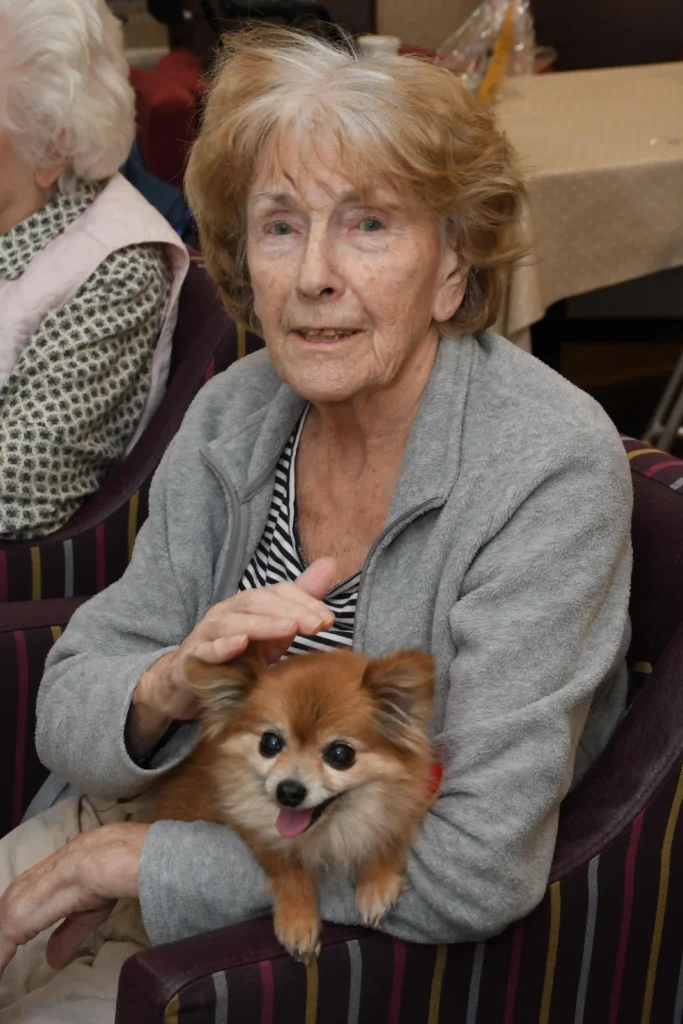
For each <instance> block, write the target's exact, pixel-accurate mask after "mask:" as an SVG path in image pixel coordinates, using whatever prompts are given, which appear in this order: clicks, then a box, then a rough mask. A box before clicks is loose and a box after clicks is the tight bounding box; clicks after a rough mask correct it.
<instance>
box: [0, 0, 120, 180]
mask: <svg viewBox="0 0 683 1024" xmlns="http://www.w3.org/2000/svg"><path fill="white" fill-rule="evenodd" d="M0 127H1V128H4V130H5V131H6V132H8V133H9V135H10V137H11V138H12V141H13V143H14V144H15V145H16V147H17V150H18V152H19V154H20V155H21V156H22V158H23V159H24V161H25V162H26V163H27V164H28V165H29V166H30V167H33V168H38V167H47V166H50V165H51V164H58V163H60V162H61V161H62V160H64V159H68V160H69V165H68V167H67V169H66V171H65V172H64V174H63V175H62V176H61V178H60V182H59V185H60V188H62V190H64V189H68V188H69V186H70V185H71V184H72V183H73V181H74V179H76V178H84V179H85V180H86V181H100V180H104V179H105V178H109V177H111V175H112V174H114V173H115V172H116V171H117V170H118V168H119V166H120V165H121V164H122V163H123V161H124V160H125V159H126V157H127V156H128V153H129V152H130V147H131V146H132V144H133V139H134V138H135V94H134V92H133V89H132V88H131V85H130V82H129V68H128V64H127V61H126V57H125V53H124V49H123V35H122V31H121V25H120V23H119V22H118V21H117V19H116V18H115V17H114V15H113V14H112V12H111V11H110V10H109V8H108V7H107V5H106V3H105V0H0Z"/></svg>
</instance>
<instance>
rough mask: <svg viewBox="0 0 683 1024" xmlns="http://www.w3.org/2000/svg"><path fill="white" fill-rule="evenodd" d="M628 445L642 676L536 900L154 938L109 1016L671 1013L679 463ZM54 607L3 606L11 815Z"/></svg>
mask: <svg viewBox="0 0 683 1024" xmlns="http://www.w3.org/2000/svg"><path fill="white" fill-rule="evenodd" d="M624 444H625V447H626V449H627V452H628V453H629V457H630V459H631V468H632V479H633V486H634V495H635V507H634V515H633V544H634V571H633V591H632V601H631V615H632V620H633V641H632V644H631V650H630V652H629V662H630V666H631V668H632V670H633V675H634V678H635V679H636V680H639V684H638V685H637V686H636V692H635V696H634V699H633V701H632V704H631V707H630V710H629V713H628V714H627V715H626V716H625V718H624V719H623V721H622V723H621V724H620V726H619V728H618V730H617V732H616V733H615V735H614V737H613V739H612V741H611V742H610V744H609V745H608V747H607V749H606V750H605V752H604V754H603V756H602V757H601V758H600V759H599V760H598V762H597V763H596V764H595V765H594V766H593V768H592V770H591V771H590V772H589V774H588V775H587V776H586V778H585V779H584V780H583V782H582V783H581V784H580V785H579V786H578V787H577V788H576V789H575V790H574V791H573V792H572V793H571V794H570V795H569V796H568V797H567V799H566V800H565V802H564V804H563V806H562V812H561V817H560V828H559V834H558V840H557V846H556V851H555V858H554V862H553V867H552V873H551V878H550V884H549V886H548V890H547V893H546V896H545V898H544V900H543V901H542V903H541V904H540V906H539V907H538V908H537V909H536V910H535V911H534V912H533V913H532V914H530V915H529V916H528V917H527V918H525V919H524V920H523V921H521V922H519V923H518V924H516V925H514V926H513V927H511V928H509V929H508V930H507V931H506V932H504V933H503V934H502V935H500V936H498V937H497V938H495V939H491V940H489V941H488V942H483V943H479V944H477V945H474V944H467V943H465V944H460V945H453V946H439V947H435V946H424V945H414V944H410V943H405V942H400V941H397V940H393V939H391V938H389V937H387V936H385V935H382V934H380V933H378V932H371V931H366V930H364V929H360V928H341V927H337V926H332V925H327V926H326V927H325V931H324V941H323V950H322V953H321V956H320V957H319V959H318V961H317V963H315V964H313V965H311V966H310V967H308V968H304V967H303V966H301V965H300V964H296V963H295V962H294V961H293V960H292V959H291V958H290V957H289V956H288V955H286V954H285V953H284V952H283V951H282V949H281V948H280V947H279V945H278V943H277V941H276V940H275V938H274V935H273V929H272V923H271V921H270V919H269V918H263V919H260V920H256V921H249V922H246V923H244V924H241V925H236V926H232V927H229V928H225V929H222V930H220V931H218V932H211V933H207V934H204V935H199V936H196V937H194V938H191V939H187V940H184V941H182V942H176V943H171V944H168V945H164V946H158V947H156V948H153V949H149V950H146V951H145V952H143V953H139V954H137V955H135V956H133V957H131V958H130V959H129V960H128V961H127V962H126V964H125V965H124V968H123V971H122V973H121V979H120V984H119V997H118V1006H117V1016H116V1021H117V1024H143V1022H144V1024H155V1022H159V1024H162V1022H164V1021H166V1022H170V1021H172V1022H174V1024H209V1022H211V1024H214V1022H216V1021H232V1020H234V1021H238V1022H239V1024H295V1022H297V1024H298V1022H302V1024H303V1022H306V1024H308V1022H314V1021H316V1020H317V1021H319V1022H323V1021H324V1022H325V1024H349V1022H358V1024H370V1022H371V1024H477V1022H478V1024H527V1022H532V1021H533V1022H539V1024H631V1022H638V1024H664V1022H668V1021H671V1022H675V1024H678V1022H679V1021H680V1019H681V1010H683V984H682V983H681V977H682V976H683V971H682V962H683V929H681V928H680V925H679V906H680V904H681V899H682V898H683V832H682V831H681V827H677V824H678V818H679V811H680V806H681V803H682V802H683V687H682V686H681V683H682V682H683V626H681V625H680V623H681V619H682V618H683V549H682V545H681V541H682V540H683V462H681V461H679V460H676V459H672V458H671V457H670V456H668V455H665V454H664V453H661V452H658V451H656V450H654V449H651V448H645V447H644V446H643V445H642V444H641V442H637V441H632V440H630V439H625V441H624ZM48 604H49V602H31V603H30V604H25V605H23V606H17V605H14V606H12V605H5V607H4V608H2V607H0V681H1V682H0V686H2V687H3V691H2V692H0V700H3V701H4V703H3V704H2V705H1V706H2V708H3V710H5V709H7V713H6V714H5V715H3V716H2V717H0V722H4V721H5V720H6V719H9V718H12V719H13V724H14V723H17V722H18V723H19V724H20V725H22V731H21V736H22V737H23V740H24V743H25V746H24V748H23V749H20V748H19V739H17V740H16V743H15V744H12V742H11V737H10V729H7V734H6V735H5V736H4V739H5V740H6V743H5V744H3V745H2V746H0V771H4V772H5V774H4V776H3V777H4V778H9V779H12V778H14V783H13V786H12V787H10V790H9V792H10V794H11V796H10V799H11V801H12V802H13V803H14V804H15V805H16V811H17V812H18V811H19V810H20V807H21V803H22V799H23V802H24V803H27V802H28V800H29V799H30V798H31V796H32V792H31V790H32V788H33V786H34V785H35V780H34V779H33V777H32V781H31V784H30V785H26V786H23V787H22V783H21V781H18V780H17V778H16V777H15V776H13V774H12V766H13V765H16V766H17V767H20V766H21V765H28V764H29V762H30V759H31V756H33V758H34V759H35V754H33V755H31V752H30V738H29V734H30V731H31V730H30V725H31V715H32V711H31V707H32V703H31V701H32V699H33V697H34V695H35V690H36V688H37V684H38V681H39V678H40V672H41V669H42V659H43V658H44V655H45V652H46V650H47V649H48V648H49V645H50V643H51V642H52V639H53V637H54V635H55V634H56V633H57V630H55V629H54V628H53V629H52V630H51V629H49V626H50V625H52V626H53V627H54V625H55V624H56V620H57V619H58V618H60V616H62V617H63V618H64V619H66V617H68V612H69V609H68V607H64V606H63V603H61V602H57V603H55V604H53V605H52V607H51V608H46V609H45V614H43V615H42V617H41V615H40V608H41V606H43V607H44V606H46V605H48ZM25 616H30V618H25ZM34 641H35V642H34ZM17 652H20V653H21V655H22V657H23V666H24V667H23V680H22V679H19V678H18V676H17V667H16V666H17ZM17 693H18V694H19V695H20V698H19V699H18V698H17V696H16V694H17ZM22 702H23V703H22ZM18 704H20V705H21V706H22V707H23V708H24V710H23V711H22V712H20V713H19V714H17V712H16V711H15V710H14V709H15V708H16V707H17V705H18ZM0 728H1V726H0ZM15 728H16V727H15ZM8 740H9V741H10V742H9V750H8V753H7V755H5V753H4V751H5V750H6V749H7V746H8V744H7V741H8ZM5 756H6V757H7V760H6V761H5V763H3V761H2V759H3V758H4V757H5ZM22 793H23V797H22ZM2 806H3V805H2V804H0V809H1V808H2Z"/></svg>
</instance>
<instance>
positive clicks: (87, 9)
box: [0, 0, 188, 539]
mask: <svg viewBox="0 0 683 1024" xmlns="http://www.w3.org/2000/svg"><path fill="white" fill-rule="evenodd" d="M134 136H135V96H134V93H133V90H132V88H131V86H130V84H129V81H128V66H127V63H126V59H125V56H124V51H123V40H122V33H121V26H120V24H119V23H118V21H117V20H116V18H115V17H114V16H113V14H112V13H111V11H110V10H109V8H108V7H107V5H106V3H105V2H104V0H21V2H17V0H0V537H4V538H7V539H14V538H31V537H40V536H43V535H45V534H47V533H50V532H52V531H53V530H56V529H57V528H58V527H60V526H61V525H62V524H63V523H64V522H65V521H66V520H67V519H68V518H69V517H70V516H71V515H72V513H73V512H74V511H75V510H76V509H77V508H78V506H79V505H80V504H81V503H82V502H83V501H84V500H85V499H86V498H87V497H88V496H89V495H90V494H92V493H93V492H94V491H96V490H97V488H98V486H99V485H100V483H101V482H102V480H103V479H104V477H105V476H106V474H107V473H108V471H109V470H110V469H111V467H112V465H114V464H115V463H117V462H118V461H119V460H120V459H122V458H123V456H124V455H125V453H126V452H127V451H128V450H129V449H130V448H131V447H132V445H133V444H134V442H135V441H136V440H137V438H138V437H139V436H140V433H141V432H142V430H143V428H144V426H145V425H146V424H147V422H148V421H149V418H150V416H151V415H152V413H153V411H154V409H155V407H156V406H157V404H158V402H159V400H160V398H161V396H162V395H163V392H164V389H165V385H166V379H167V376H168V367H169V361H170V351H171V335H172V332H173V327H174V322H175V315H176V310H177V297H178V291H179V288H180V285H181V283H182V280H183V278H184V276H185V274H186V272H187V266H188V255H187V253H186V251H185V249H184V247H183V246H182V243H181V242H180V240H179V238H178V237H177V235H176V234H175V233H174V232H173V230H172V229H171V228H170V226H169V225H168V224H167V223H166V221H165V220H164V219H163V217H162V216H161V215H160V214H158V213H157V212H156V211H155V210H154V208H153V207H152V206H151V205H150V204H149V203H148V202H147V201H146V200H145V199H143V197H142V196H141V195H140V194H139V193H138V192H137V191H136V190H135V189H134V188H133V187H132V186H131V185H130V184H129V183H128V182H127V181H126V180H125V179H124V178H123V177H122V176H121V175H120V174H118V173H117V168H118V167H119V166H120V165H121V164H122V163H123V162H124V160H125V159H126V158H127V156H128V153H129V150H130V148H131V145H132V142H133V139H134Z"/></svg>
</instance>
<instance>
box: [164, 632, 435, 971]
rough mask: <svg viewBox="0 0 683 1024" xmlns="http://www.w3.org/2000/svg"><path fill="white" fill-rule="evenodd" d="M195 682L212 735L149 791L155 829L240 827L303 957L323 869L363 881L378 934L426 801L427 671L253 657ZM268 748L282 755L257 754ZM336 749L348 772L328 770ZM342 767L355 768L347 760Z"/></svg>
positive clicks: (360, 886)
mask: <svg viewBox="0 0 683 1024" xmlns="http://www.w3.org/2000/svg"><path fill="white" fill-rule="evenodd" d="M189 671H190V675H191V680H192V685H193V688H194V690H195V692H196V694H197V697H198V699H199V702H200V706H201V708H202V714H203V717H204V730H203V732H202V736H201V738H200V740H199V743H198V745H197V747H196V749H195V750H194V752H193V754H192V755H191V756H190V757H189V758H188V759H187V760H186V761H185V762H184V763H183V764H182V765H180V766H179V767H178V768H176V769H174V770H173V771H172V772H170V773H169V775H168V776H166V777H165V778H164V779H163V780H161V782H160V783H159V784H157V785H156V786H155V787H154V790H153V793H152V794H151V795H152V797H153V806H154V811H153V815H152V817H153V819H154V820H158V819H172V820H176V821H197V820H204V821H213V822H218V823H219V824H223V825H229V826H230V827H231V828H233V829H235V831H236V832H238V833H239V834H240V835H241V836H242V838H243V839H244V840H245V841H246V842H247V843H248V844H249V846H250V847H251V849H252V850H253V852H254V854H255V855H256V857H257V858H258V860H259V861H260V863H261V864H262V866H263V868H264V870H265V871H266V873H267V875H268V876H269V879H270V887H271V889H272V891H273V894H274V897H275V907H274V924H275V931H276V934H277V936H278V938H279V940H280V942H281V943H282V945H283V946H284V947H285V948H286V949H287V950H288V951H289V952H290V953H291V954H292V955H293V956H294V957H296V958H297V959H300V960H303V961H305V962H308V961H309V960H310V958H311V957H313V956H315V955H316V954H317V953H318V950H319V948H320V920H319V917H318V907H317V885H318V879H319V877H320V875H321V873H322V872H323V871H325V870H326V869H342V870H344V871H345V872H348V873H349V874H351V875H353V876H355V880H356V901H357V904H358V908H359V910H360V914H361V917H362V920H363V921H364V922H365V923H367V924H369V925H372V926H376V925H377V924H378V923H379V922H380V921H381V919H382V917H383V916H384V914H385V913H386V912H387V911H388V910H389V909H390V908H391V906H392V905H393V903H394V902H395V900H396V899H397V897H398V895H399V893H400V891H401V887H402V876H403V872H404V869H405V860H406V854H407V850H408V848H409V846H410V845H411V843H412V841H413V838H414V834H415V829H416V826H417V823H418V821H419V820H420V818H421V817H422V815H423V814H424V812H425V810H426V808H427V806H428V803H429V796H428V788H429V772H430V764H431V752H430V745H429V742H428V739H427V734H426V728H427V724H428V722H429V718H430V716H431V710H432V691H433V662H432V659H431V658H430V657H429V656H428V655H426V654H424V653H423V652H422V651H400V652H398V653H397V654H394V655H392V656H390V657H386V658H378V659H374V660H371V659H368V658H366V657H364V656H362V655H360V654H355V653H352V652H349V651H343V652H342V651H335V652H330V653H328V654H311V655H306V656H302V657H295V658H290V659H288V660H285V661H280V662H278V663H277V664H276V665H272V666H270V667H266V666H265V665H264V664H262V663H261V662H259V661H257V660H256V659H254V658H253V657H249V656H244V657H242V658H240V659H238V660H236V661H234V662H231V663H229V664H227V665H223V666H209V665H206V664H204V663H202V662H199V661H194V662H192V663H191V666H190V670H189ZM264 734H269V737H268V738H267V740H266V741H264V740H263V737H264ZM273 735H274V736H275V737H276V739H275V740H273V739H272V736H273ZM262 742H267V743H270V744H271V747H272V745H273V744H274V745H275V748H278V747H279V745H280V744H282V749H281V750H280V751H279V752H277V753H274V754H273V752H272V749H266V752H265V753H262V752H261V751H262V749H263V748H262V746H261V744H262ZM340 744H341V745H342V746H343V747H345V748H351V751H352V755H353V758H354V759H353V763H351V764H350V766H348V765H343V766H341V767H340V766H339V765H338V764H337V765H336V766H335V765H334V764H330V763H329V761H330V759H331V758H332V760H334V757H335V756H337V757H338V755H339V745H340ZM330 751H332V754H330ZM342 756H345V757H346V758H347V760H349V758H350V756H351V755H349V752H348V749H346V750H342ZM282 782H287V783H288V784H290V785H291V784H292V783H293V784H294V785H295V788H296V786H297V785H298V787H299V789H298V792H297V794H296V798H297V799H298V798H300V797H301V790H302V788H304V790H305V796H304V797H303V798H301V800H300V802H299V803H297V804H296V806H295V807H294V805H291V804H290V806H289V807H287V806H286V803H287V801H286V799H285V805H283V803H282V802H281V798H282V796H283V792H284V791H283V789H282V787H281V786H280V789H279V790H278V786H279V785H280V784H281V783H282ZM285 789H286V787H285ZM320 805H324V808H323V809H322V811H320V810H319V811H316V812H315V814H314V815H313V818H312V820H310V824H308V825H307V826H306V825H305V822H306V821H307V820H308V818H309V813H310V809H311V808H314V809H315V808H320ZM283 822H284V823H285V824H283ZM292 822H294V824H293V825H292ZM287 823H289V827H288V828H287V827H286V825H287ZM297 829H298V830H299V832H298V834H291V833H292V831H293V830H294V831H296V830H297ZM283 831H284V832H289V833H290V834H289V835H286V834H283Z"/></svg>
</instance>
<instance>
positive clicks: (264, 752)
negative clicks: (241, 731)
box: [258, 732, 285, 757]
mask: <svg viewBox="0 0 683 1024" xmlns="http://www.w3.org/2000/svg"><path fill="white" fill-rule="evenodd" d="M284 745H285V741H284V740H283V739H282V737H281V736H278V734H277V733H276V732H264V734H263V736H262V737H261V742H260V743H259V748H258V749H259V754H261V756H262V757H277V755H278V754H279V753H280V751H281V750H282V748H283V747H284Z"/></svg>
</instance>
